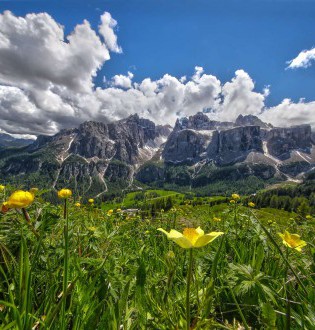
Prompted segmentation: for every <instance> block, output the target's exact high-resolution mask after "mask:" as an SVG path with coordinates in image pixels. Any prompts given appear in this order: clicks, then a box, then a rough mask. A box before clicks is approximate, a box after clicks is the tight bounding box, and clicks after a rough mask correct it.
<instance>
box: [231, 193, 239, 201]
mask: <svg viewBox="0 0 315 330" xmlns="http://www.w3.org/2000/svg"><path fill="white" fill-rule="evenodd" d="M232 198H233V199H234V200H238V199H240V198H241V197H240V195H239V194H232Z"/></svg>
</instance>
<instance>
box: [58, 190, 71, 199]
mask: <svg viewBox="0 0 315 330" xmlns="http://www.w3.org/2000/svg"><path fill="white" fill-rule="evenodd" d="M71 195H72V191H71V190H70V189H61V190H59V191H58V197H59V198H68V197H70V196H71Z"/></svg>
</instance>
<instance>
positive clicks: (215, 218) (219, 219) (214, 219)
mask: <svg viewBox="0 0 315 330" xmlns="http://www.w3.org/2000/svg"><path fill="white" fill-rule="evenodd" d="M213 221H217V222H219V221H221V218H217V217H214V218H213Z"/></svg>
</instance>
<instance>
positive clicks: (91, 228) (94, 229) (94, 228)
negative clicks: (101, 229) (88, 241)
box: [87, 226, 97, 232]
mask: <svg viewBox="0 0 315 330" xmlns="http://www.w3.org/2000/svg"><path fill="white" fill-rule="evenodd" d="M87 229H88V230H89V231H93V232H94V231H96V229H97V228H96V227H94V226H92V227H87Z"/></svg>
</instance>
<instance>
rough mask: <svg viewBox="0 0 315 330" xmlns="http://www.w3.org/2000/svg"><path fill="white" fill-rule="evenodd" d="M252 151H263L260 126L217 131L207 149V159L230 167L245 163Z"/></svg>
mask: <svg viewBox="0 0 315 330" xmlns="http://www.w3.org/2000/svg"><path fill="white" fill-rule="evenodd" d="M251 151H257V152H262V151H263V150H262V141H261V138H260V127H259V126H244V127H236V128H232V129H228V130H225V131H220V132H219V131H215V132H214V134H213V137H212V141H211V143H210V144H209V146H208V148H207V157H208V159H213V160H215V162H216V163H217V164H218V165H228V164H233V163H236V162H240V161H243V160H244V159H245V158H246V156H247V155H248V153H249V152H251Z"/></svg>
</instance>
